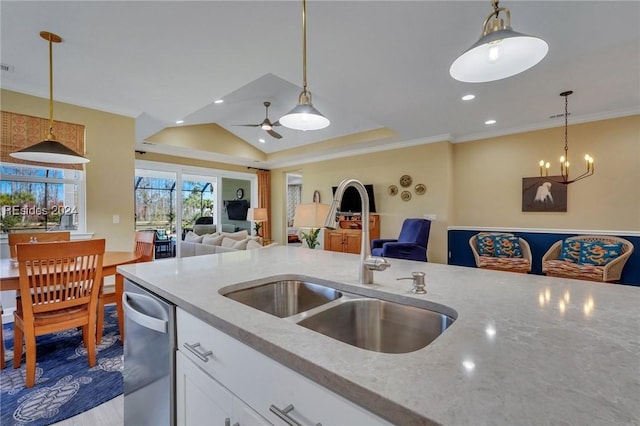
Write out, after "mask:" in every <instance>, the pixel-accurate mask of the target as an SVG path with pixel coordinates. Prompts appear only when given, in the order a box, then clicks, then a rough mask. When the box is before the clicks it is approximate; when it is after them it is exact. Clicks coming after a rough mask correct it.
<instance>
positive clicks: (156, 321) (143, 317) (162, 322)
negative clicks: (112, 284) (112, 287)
mask: <svg viewBox="0 0 640 426" xmlns="http://www.w3.org/2000/svg"><path fill="white" fill-rule="evenodd" d="M129 300H131V301H133V302H135V304H136V305H139V306H140V307H141V308H142V309H144V310H145V311H156V312H162V311H163V310H164V308H163V306H162V305H161V304H160V302H158V301H157V300H155V299H154V298H153V297H149V296H145V295H144V294H138V293H130V292H126V291H125V292H124V293H122V307H123V308H124V312H125V315H126V316H127V317H128V318H129V319H130V320H132V321H134V322H135V323H137V324H140V325H141V326H143V327H146V328H149V329H151V330H154V331H157V332H159V333H165V334H166V333H168V328H169V319H168V318H156V317H153V316H150V315H147V314H146V313H143V312H141V311H139V310H137V309H136V308H135V307H134V306H133V305H131V303H129Z"/></svg>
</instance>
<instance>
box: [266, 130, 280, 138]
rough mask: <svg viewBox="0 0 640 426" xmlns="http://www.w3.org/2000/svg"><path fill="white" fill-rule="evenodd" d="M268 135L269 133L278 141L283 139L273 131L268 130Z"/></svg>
mask: <svg viewBox="0 0 640 426" xmlns="http://www.w3.org/2000/svg"><path fill="white" fill-rule="evenodd" d="M267 133H269V134H270V135H271V136H273V137H274V138H276V139H282V135H281V134H280V133H277V132H275V131H273V130H267Z"/></svg>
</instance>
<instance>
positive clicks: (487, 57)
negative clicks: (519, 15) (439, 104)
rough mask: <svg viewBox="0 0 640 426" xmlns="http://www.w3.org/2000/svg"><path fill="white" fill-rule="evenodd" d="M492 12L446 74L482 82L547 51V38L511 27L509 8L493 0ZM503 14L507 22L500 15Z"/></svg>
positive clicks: (506, 74) (517, 70) (535, 60)
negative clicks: (545, 39)
mask: <svg viewBox="0 0 640 426" xmlns="http://www.w3.org/2000/svg"><path fill="white" fill-rule="evenodd" d="M492 4H493V12H492V13H491V14H490V15H489V16H488V17H487V18H486V19H485V21H484V24H483V26H482V36H481V37H480V39H479V40H478V41H477V42H476V43H475V44H473V45H472V46H471V47H470V48H469V49H467V50H466V51H465V52H464V53H463V54H462V55H460V56H459V57H458V59H456V60H455V61H454V62H453V64H451V67H450V68H449V74H451V77H453V78H455V79H456V80H459V81H462V82H465V83H485V82H489V81H495V80H501V79H503V78H507V77H511V76H512V75H516V74H519V73H521V72H523V71H525V70H528V69H529V68H531V67H533V66H534V65H536V64H537V63H538V62H540V61H541V60H542V59H543V58H544V57H545V56H547V52H548V51H549V45H548V44H547V42H546V41H544V40H542V39H540V38H538V37H533V36H529V35H526V34H522V33H519V32H516V31H513V29H512V28H511V12H510V11H509V9H507V8H504V7H499V6H498V0H493V1H492ZM500 12H504V14H505V15H506V22H505V20H503V19H502V18H500Z"/></svg>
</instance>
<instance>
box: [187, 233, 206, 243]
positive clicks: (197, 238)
mask: <svg viewBox="0 0 640 426" xmlns="http://www.w3.org/2000/svg"><path fill="white" fill-rule="evenodd" d="M184 240H185V241H188V242H190V243H201V242H202V235H198V234H196V233H195V232H193V231H189V232H187V233H186V235H185V236H184Z"/></svg>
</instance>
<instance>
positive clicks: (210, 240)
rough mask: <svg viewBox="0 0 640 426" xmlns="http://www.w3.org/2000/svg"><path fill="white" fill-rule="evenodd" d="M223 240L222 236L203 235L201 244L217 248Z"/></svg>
mask: <svg viewBox="0 0 640 426" xmlns="http://www.w3.org/2000/svg"><path fill="white" fill-rule="evenodd" d="M223 239H224V236H223V235H220V234H205V235H203V236H202V244H208V245H210V246H219V245H221V244H222V240H223Z"/></svg>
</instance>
